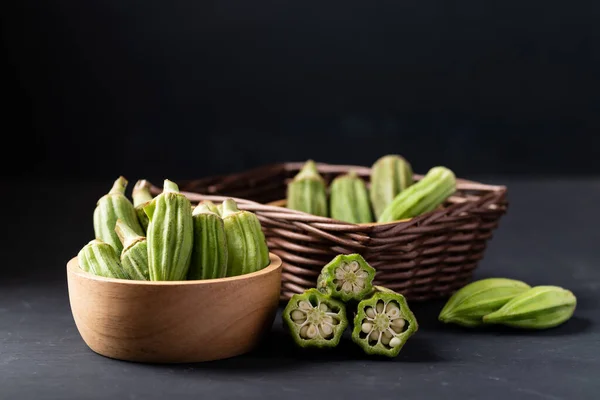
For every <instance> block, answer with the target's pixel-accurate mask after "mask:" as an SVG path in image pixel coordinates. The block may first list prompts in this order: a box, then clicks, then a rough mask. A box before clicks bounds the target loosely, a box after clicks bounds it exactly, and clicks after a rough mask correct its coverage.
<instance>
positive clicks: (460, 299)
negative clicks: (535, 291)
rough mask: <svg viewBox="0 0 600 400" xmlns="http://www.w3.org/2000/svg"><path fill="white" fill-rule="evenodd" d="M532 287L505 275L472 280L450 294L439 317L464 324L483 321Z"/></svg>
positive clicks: (470, 325)
mask: <svg viewBox="0 0 600 400" xmlns="http://www.w3.org/2000/svg"><path fill="white" fill-rule="evenodd" d="M530 288H531V287H530V286H529V285H528V284H526V283H525V282H521V281H517V280H514V279H506V278H488V279H481V280H478V281H475V282H471V283H469V284H468V285H466V286H464V287H463V288H461V289H460V290H458V291H456V292H455V293H454V294H453V295H452V296H451V297H450V299H449V300H448V301H447V302H446V305H445V306H444V308H443V309H442V311H441V312H440V315H439V317H438V319H439V320H440V321H442V322H444V323H453V324H457V325H461V326H465V327H476V326H480V325H483V316H484V315H486V314H489V313H492V312H494V311H497V310H499V309H500V308H501V307H502V306H503V305H505V304H506V303H508V302H509V301H510V300H511V299H512V298H514V297H515V296H517V295H519V294H520V293H523V292H525V291H527V290H529V289H530Z"/></svg>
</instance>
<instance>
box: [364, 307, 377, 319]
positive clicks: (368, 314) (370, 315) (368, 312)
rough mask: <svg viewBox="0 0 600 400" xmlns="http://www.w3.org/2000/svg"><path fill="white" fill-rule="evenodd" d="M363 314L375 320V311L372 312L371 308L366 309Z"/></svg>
mask: <svg viewBox="0 0 600 400" xmlns="http://www.w3.org/2000/svg"><path fill="white" fill-rule="evenodd" d="M365 314H367V316H368V317H369V318H375V315H376V314H375V310H373V308H371V307H367V308H366V309H365Z"/></svg>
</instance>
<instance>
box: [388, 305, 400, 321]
mask: <svg viewBox="0 0 600 400" xmlns="http://www.w3.org/2000/svg"><path fill="white" fill-rule="evenodd" d="M385 313H386V314H387V315H388V317H390V318H392V319H393V318H398V317H399V316H400V309H399V308H398V307H396V306H395V305H394V304H388V306H387V310H386V312H385Z"/></svg>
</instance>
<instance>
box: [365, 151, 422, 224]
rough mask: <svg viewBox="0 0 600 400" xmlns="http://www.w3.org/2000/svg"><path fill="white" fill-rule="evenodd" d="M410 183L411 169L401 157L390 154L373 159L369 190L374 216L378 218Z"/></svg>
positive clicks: (411, 182)
mask: <svg viewBox="0 0 600 400" xmlns="http://www.w3.org/2000/svg"><path fill="white" fill-rule="evenodd" d="M412 184H413V171H412V168H411V166H410V164H409V163H408V161H406V160H405V159H404V158H403V157H401V156H399V155H396V154H390V155H387V156H383V157H381V158H380V159H378V160H377V161H375V163H374V164H373V166H372V167H371V191H370V196H371V204H372V205H373V211H374V212H375V218H376V219H377V218H379V216H380V215H381V213H382V212H383V210H384V209H385V208H386V207H387V205H388V204H390V203H391V202H392V200H394V198H395V197H396V196H397V195H398V193H400V192H401V191H403V190H404V189H406V188H407V187H409V186H410V185H412Z"/></svg>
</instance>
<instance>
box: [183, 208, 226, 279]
mask: <svg viewBox="0 0 600 400" xmlns="http://www.w3.org/2000/svg"><path fill="white" fill-rule="evenodd" d="M210 205H212V207H211V206H210ZM211 208H212V209H213V210H216V207H215V206H214V204H212V203H210V204H208V203H207V202H203V203H200V204H199V205H198V206H197V207H196V208H195V209H194V211H193V212H192V218H193V220H194V247H193V250H192V261H191V263H190V269H189V271H188V279H190V280H194V279H214V278H222V277H224V276H226V275H227V241H226V236H225V227H224V225H223V220H222V219H221V217H220V216H219V215H217V214H216V213H215V212H214V211H212V210H211Z"/></svg>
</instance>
